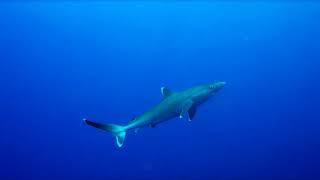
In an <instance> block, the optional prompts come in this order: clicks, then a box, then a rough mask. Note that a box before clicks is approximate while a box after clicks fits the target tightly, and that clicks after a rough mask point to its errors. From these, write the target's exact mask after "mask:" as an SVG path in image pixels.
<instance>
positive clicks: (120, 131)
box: [84, 119, 126, 147]
mask: <svg viewBox="0 0 320 180" xmlns="http://www.w3.org/2000/svg"><path fill="white" fill-rule="evenodd" d="M84 122H85V123H86V124H88V125H90V126H92V127H95V128H98V129H102V130H104V131H108V132H110V133H112V134H113V135H114V136H115V137H116V140H117V145H118V147H121V146H122V145H123V142H124V139H125V137H126V129H125V128H124V126H119V125H115V124H101V123H96V122H92V121H89V120H88V119H84Z"/></svg>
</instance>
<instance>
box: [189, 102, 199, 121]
mask: <svg viewBox="0 0 320 180" xmlns="http://www.w3.org/2000/svg"><path fill="white" fill-rule="evenodd" d="M196 112H197V107H196V106H195V105H193V106H192V107H191V108H190V109H189V111H188V115H189V121H191V120H193V118H194V116H195V115H196Z"/></svg>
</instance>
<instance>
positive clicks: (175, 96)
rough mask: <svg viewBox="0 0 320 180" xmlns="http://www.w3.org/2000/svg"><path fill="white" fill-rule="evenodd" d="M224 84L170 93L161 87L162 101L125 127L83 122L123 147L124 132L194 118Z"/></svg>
mask: <svg viewBox="0 0 320 180" xmlns="http://www.w3.org/2000/svg"><path fill="white" fill-rule="evenodd" d="M224 85H225V82H217V83H213V84H209V85H202V86H197V87H194V88H190V89H187V90H185V91H182V92H175V93H173V92H171V91H170V90H169V89H168V88H165V87H162V88H161V92H162V95H163V100H162V101H161V102H160V103H159V104H158V105H156V106H155V107H153V108H152V109H150V110H149V111H147V112H145V113H144V114H142V115H140V116H138V117H136V118H134V119H133V120H132V121H130V122H129V123H128V124H127V125H124V126H119V125H114V124H100V123H96V122H92V121H89V120H87V119H85V120H84V121H85V122H86V123H87V124H88V125H91V126H93V127H96V128H99V129H102V130H105V131H109V132H111V133H112V134H113V135H115V136H116V140H117V145H118V146H119V147H121V146H122V145H123V142H124V139H125V136H126V132H127V131H128V130H130V129H137V128H141V127H146V126H150V127H154V126H156V125H157V124H159V123H162V122H164V121H167V120H169V119H172V118H174V117H180V118H183V117H184V116H188V118H189V120H192V119H193V118H194V115H195V113H196V109H197V107H198V106H199V105H200V104H202V103H203V102H205V101H206V100H208V99H209V98H210V97H211V96H212V95H213V94H215V93H216V92H217V91H218V90H220V89H221V88H222V87H223V86H224Z"/></svg>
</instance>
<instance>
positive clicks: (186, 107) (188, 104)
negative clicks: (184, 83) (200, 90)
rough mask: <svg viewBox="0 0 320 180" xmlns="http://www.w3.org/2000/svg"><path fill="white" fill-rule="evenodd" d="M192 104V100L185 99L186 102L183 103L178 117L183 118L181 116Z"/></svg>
mask: <svg viewBox="0 0 320 180" xmlns="http://www.w3.org/2000/svg"><path fill="white" fill-rule="evenodd" d="M193 104H194V103H193V101H192V100H187V101H186V102H184V103H183V105H182V109H181V113H180V118H183V116H184V115H185V114H187V112H188V111H189V110H190V108H191V107H192V105H193Z"/></svg>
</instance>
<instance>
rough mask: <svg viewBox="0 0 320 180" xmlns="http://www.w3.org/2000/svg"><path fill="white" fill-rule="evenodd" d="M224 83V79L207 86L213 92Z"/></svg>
mask: <svg viewBox="0 0 320 180" xmlns="http://www.w3.org/2000/svg"><path fill="white" fill-rule="evenodd" d="M225 85H226V82H224V81H219V82H216V83H213V84H211V85H210V86H209V88H210V89H212V90H213V91H214V92H216V91H219V90H220V89H222V88H223V87H224V86H225Z"/></svg>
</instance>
